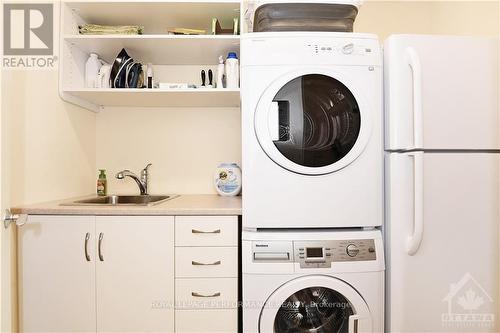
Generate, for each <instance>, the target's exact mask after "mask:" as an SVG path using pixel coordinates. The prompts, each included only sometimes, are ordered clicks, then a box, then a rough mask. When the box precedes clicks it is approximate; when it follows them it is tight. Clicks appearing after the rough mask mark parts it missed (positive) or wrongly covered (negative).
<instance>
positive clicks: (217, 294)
mask: <svg viewBox="0 0 500 333" xmlns="http://www.w3.org/2000/svg"><path fill="white" fill-rule="evenodd" d="M191 296H193V297H219V296H220V293H215V294H212V295H202V294H199V293H195V292H192V293H191Z"/></svg>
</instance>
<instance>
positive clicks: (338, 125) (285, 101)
mask: <svg viewBox="0 0 500 333" xmlns="http://www.w3.org/2000/svg"><path fill="white" fill-rule="evenodd" d="M273 105H274V106H275V107H274V109H275V110H276V112H275V114H274V115H270V119H269V122H270V128H271V127H274V128H276V133H275V134H273V135H272V136H273V142H274V144H275V145H276V147H277V148H278V150H279V151H280V152H281V154H283V155H284V156H285V157H287V158H288V159H289V160H291V161H292V162H294V163H297V164H300V165H302V166H306V167H324V166H328V165H331V164H333V163H335V162H337V161H339V160H340V159H342V158H343V157H344V156H346V155H347V154H348V153H349V151H350V150H351V149H352V148H353V146H354V144H355V143H356V140H357V138H358V135H359V131H360V127H361V115H360V112H359V106H358V103H357V102H356V99H355V98H354V96H353V94H352V93H351V91H350V90H349V89H348V88H347V87H346V86H345V85H344V84H342V83H341V82H340V81H338V80H335V79H334V78H332V77H329V76H326V75H320V74H309V75H304V76H301V77H298V78H296V79H294V80H292V81H290V82H288V83H287V84H286V85H285V86H284V87H283V88H281V90H280V91H279V92H278V93H277V94H276V96H275V97H274V99H273ZM274 121H276V122H277V124H272V122H274Z"/></svg>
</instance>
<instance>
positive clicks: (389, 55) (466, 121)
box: [384, 35, 500, 150]
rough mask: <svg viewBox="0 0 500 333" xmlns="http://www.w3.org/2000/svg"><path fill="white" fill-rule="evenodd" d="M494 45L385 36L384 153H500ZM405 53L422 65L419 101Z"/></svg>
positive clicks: (486, 40) (443, 38)
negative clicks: (418, 108)
mask: <svg viewBox="0 0 500 333" xmlns="http://www.w3.org/2000/svg"><path fill="white" fill-rule="evenodd" d="M498 41H499V40H498V38H471V37H458V36H457V37H451V36H424V35H393V36H391V37H389V38H388V39H387V40H386V41H385V44H384V70H385V78H384V80H385V95H386V96H385V97H386V128H387V129H388V130H387V131H386V149H388V150H400V149H408V148H423V149H499V148H500V140H499V138H500V135H499V127H498V123H499V112H500V108H499V91H500V87H499V56H498V54H499V53H498V52H499V51H498V44H499V42H498ZM409 48H410V49H413V50H414V51H415V54H416V56H417V58H418V60H419V62H420V65H421V71H420V72H421V76H422V79H421V83H420V86H421V89H422V93H421V98H420V99H419V98H418V93H417V94H414V92H413V88H414V86H416V87H417V86H419V82H418V80H417V79H416V78H417V76H418V75H413V73H412V70H411V67H410V65H409V63H410V62H411V61H410V56H409V53H410V52H411V51H409V50H408V49H409ZM414 67H415V66H414ZM416 71H417V72H418V69H416ZM414 80H415V81H414ZM414 99H418V100H420V101H421V103H422V117H421V118H420V119H422V124H423V126H422V127H421V128H422V131H420V132H421V136H422V138H423V144H421V147H415V144H414V107H413V101H414ZM417 114H418V113H417Z"/></svg>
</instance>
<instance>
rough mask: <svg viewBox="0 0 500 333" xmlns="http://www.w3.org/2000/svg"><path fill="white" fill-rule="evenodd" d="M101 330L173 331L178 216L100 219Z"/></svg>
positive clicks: (103, 217) (98, 310)
mask: <svg viewBox="0 0 500 333" xmlns="http://www.w3.org/2000/svg"><path fill="white" fill-rule="evenodd" d="M96 236H97V238H98V240H97V257H98V259H97V273H96V279H97V331H98V332H173V330H174V308H173V302H174V218H173V217H165V216H148V217H143V216H102V217H97V228H96Z"/></svg>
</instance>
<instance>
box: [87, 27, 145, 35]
mask: <svg viewBox="0 0 500 333" xmlns="http://www.w3.org/2000/svg"><path fill="white" fill-rule="evenodd" d="M143 30H144V27H143V26H140V25H98V24H84V25H82V26H80V27H79V31H80V34H81V35H142V31H143Z"/></svg>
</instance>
